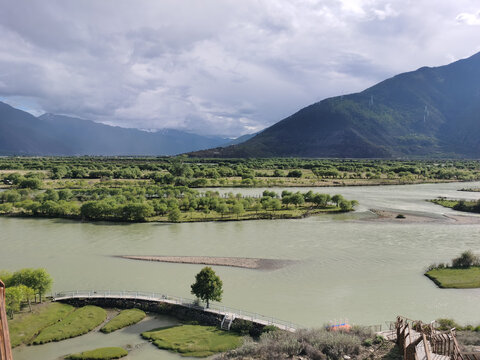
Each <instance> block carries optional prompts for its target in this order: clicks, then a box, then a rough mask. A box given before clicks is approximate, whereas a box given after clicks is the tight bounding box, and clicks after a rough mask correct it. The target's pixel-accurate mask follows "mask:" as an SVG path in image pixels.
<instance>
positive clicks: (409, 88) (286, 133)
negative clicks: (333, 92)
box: [189, 53, 480, 158]
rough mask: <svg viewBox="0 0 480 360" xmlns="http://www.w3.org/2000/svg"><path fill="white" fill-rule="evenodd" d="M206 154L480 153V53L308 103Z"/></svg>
mask: <svg viewBox="0 0 480 360" xmlns="http://www.w3.org/2000/svg"><path fill="white" fill-rule="evenodd" d="M189 155H190V156H201V157H274V156H280V157H282V156H299V157H338V158H394V157H467V158H469V157H480V53H477V54H475V55H473V56H471V57H469V58H467V59H462V60H458V61H456V62H453V63H451V64H448V65H443V66H439V67H426V66H424V67H421V68H419V69H417V70H415V71H410V72H406V73H402V74H398V75H395V76H393V77H391V78H389V79H386V80H383V81H381V82H379V83H378V84H376V85H374V86H371V87H369V88H367V89H365V90H363V91H361V92H358V93H353V94H348V95H342V96H336V97H330V98H327V99H324V100H322V101H320V102H317V103H314V104H312V105H309V106H307V107H305V108H303V109H301V110H299V111H298V112H296V113H294V114H292V115H290V116H289V117H287V118H285V119H283V120H281V121H279V122H277V123H276V124H274V125H272V126H271V127H269V128H267V129H265V130H263V131H262V132H261V133H260V134H258V135H256V136H255V137H253V138H252V139H250V140H247V141H246V142H244V143H242V144H239V145H234V146H230V147H226V148H223V149H219V148H217V149H211V150H206V151H198V152H194V153H190V154H189Z"/></svg>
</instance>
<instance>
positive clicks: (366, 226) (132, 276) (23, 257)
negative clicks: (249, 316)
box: [0, 183, 480, 359]
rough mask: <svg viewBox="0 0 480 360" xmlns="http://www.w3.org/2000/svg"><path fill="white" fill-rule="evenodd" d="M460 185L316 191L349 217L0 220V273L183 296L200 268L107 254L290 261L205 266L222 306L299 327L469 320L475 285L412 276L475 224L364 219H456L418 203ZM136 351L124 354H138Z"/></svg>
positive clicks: (473, 237) (478, 231) (476, 244)
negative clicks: (266, 267)
mask: <svg viewBox="0 0 480 360" xmlns="http://www.w3.org/2000/svg"><path fill="white" fill-rule="evenodd" d="M469 186H480V183H471V184H465V183H457V184H425V185H405V186H385V187H379V186H372V187H344V188H325V189H318V188H317V189H314V191H319V192H328V193H331V194H334V193H341V194H342V195H344V196H345V197H347V198H349V199H357V200H358V201H360V206H359V208H358V210H357V211H356V212H355V213H350V214H344V215H327V216H317V217H311V218H307V219H301V220H276V221H247V222H225V223H197V224H130V225H124V224H123V225H122V224H105V223H80V222H73V221H64V220H48V219H15V218H0V268H3V269H10V270H15V269H18V268H22V267H27V266H28V267H40V266H41V267H45V268H47V270H48V271H49V272H50V273H51V274H52V276H53V277H54V279H55V284H54V291H60V290H71V289H112V290H123V289H125V290H146V291H155V292H163V293H168V294H172V295H178V296H185V297H191V295H190V292H189V289H190V284H191V283H192V282H193V278H194V275H195V274H196V273H197V272H198V271H199V270H200V268H201V266H200V265H182V264H162V263H154V262H141V261H133V260H123V259H119V258H114V257H111V255H117V254H140V255H208V256H242V257H265V258H278V259H295V260H300V261H299V262H298V263H296V264H294V265H291V266H288V267H285V268H283V269H279V270H275V271H257V270H247V269H236V268H225V267H217V268H215V271H216V272H217V273H218V274H219V275H220V277H221V278H222V280H223V283H224V297H223V303H224V304H225V305H227V306H230V307H235V308H240V309H244V310H248V311H251V312H257V313H261V314H265V315H271V316H273V317H277V318H280V319H285V320H291V321H293V322H296V323H299V324H302V325H304V326H320V325H322V324H324V323H326V322H328V321H329V320H334V319H344V318H347V319H349V320H350V322H352V323H361V324H380V323H383V322H384V321H387V320H392V319H394V317H395V316H396V315H397V314H402V315H405V316H408V317H410V318H414V319H416V318H418V319H423V320H425V321H429V320H433V319H436V318H439V317H452V318H455V319H457V320H458V321H460V322H473V323H480V289H471V290H442V289H438V288H437V287H436V286H435V285H434V284H433V283H432V282H431V281H430V280H428V279H427V278H426V277H424V276H423V270H424V268H425V267H426V266H427V265H429V264H430V263H432V262H439V261H449V260H450V259H451V258H452V257H453V256H456V255H458V254H459V253H460V252H461V251H463V250H465V249H472V250H474V251H476V252H480V225H453V224H439V223H410V224H402V223H388V222H372V221H368V220H364V219H365V218H369V217H372V214H371V213H369V212H368V209H369V208H382V209H398V210H400V211H402V212H421V213H428V214H430V215H433V216H437V217H442V216H443V215H444V214H457V215H458V213H457V212H454V211H453V210H449V209H445V208H442V207H440V206H438V205H435V204H432V203H428V202H425V201H424V199H429V198H435V197H437V196H450V197H455V198H458V197H461V198H471V199H477V198H479V197H480V194H479V193H467V192H458V191H457V189H460V188H463V187H469ZM293 190H295V189H293ZM307 190H308V189H301V191H307ZM222 191H226V192H228V191H229V190H228V189H227V190H222ZM232 191H233V192H239V191H240V190H239V189H233V190H232ZM241 191H242V192H243V193H245V194H250V195H255V194H260V193H261V192H262V190H258V189H243V190H241ZM81 339H82V338H80V339H79V340H78V341H80V342H81V341H82V340H81ZM61 344H62V343H59V344H58V346H63V345H61ZM52 346H56V345H52ZM32 351H33V350H32ZM162 353H163V352H162ZM138 354H139V355H136V354H135V353H132V355H131V356H132V358H135V359H140V358H141V357H139V356H141V355H140V354H141V351H139V352H138ZM137 356H138V357H137ZM169 356H170V355H169ZM172 356H173V355H172ZM36 358H37V359H50V358H49V357H48V356H47V357H38V356H37V357H36ZM145 358H148V356H147V357H145ZM19 359H21V358H19Z"/></svg>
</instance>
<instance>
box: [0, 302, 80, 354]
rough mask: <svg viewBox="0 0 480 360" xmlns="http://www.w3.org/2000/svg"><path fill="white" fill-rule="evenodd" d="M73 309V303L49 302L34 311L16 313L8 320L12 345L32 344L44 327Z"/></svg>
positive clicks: (55, 321) (60, 318) (62, 317)
mask: <svg viewBox="0 0 480 360" xmlns="http://www.w3.org/2000/svg"><path fill="white" fill-rule="evenodd" d="M73 310H74V307H73V306H71V305H67V304H62V303H49V304H45V305H43V306H41V307H36V308H34V309H33V312H29V313H21V314H18V315H16V316H15V318H14V319H13V320H9V322H8V327H9V329H10V341H11V344H12V347H15V346H18V345H20V344H30V343H31V341H32V340H33V338H34V337H35V336H36V335H37V334H38V333H39V332H40V331H41V330H42V329H44V328H46V327H48V326H50V325H52V324H55V323H57V322H58V321H60V320H62V319H64V318H65V317H66V316H67V315H68V314H69V313H71V312H72V311H73Z"/></svg>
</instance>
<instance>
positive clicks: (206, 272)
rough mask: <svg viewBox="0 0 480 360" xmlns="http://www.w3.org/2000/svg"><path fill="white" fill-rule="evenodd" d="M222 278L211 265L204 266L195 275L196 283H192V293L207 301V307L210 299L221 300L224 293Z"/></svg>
mask: <svg viewBox="0 0 480 360" xmlns="http://www.w3.org/2000/svg"><path fill="white" fill-rule="evenodd" d="M222 287H223V283H222V280H220V278H219V277H218V276H217V274H215V271H213V269H212V268H211V267H209V266H206V267H204V268H203V269H202V270H201V271H200V272H199V273H198V274H197V275H195V283H193V284H192V286H191V288H192V294H193V295H195V296H196V297H197V298H199V299H201V300H203V301H206V302H207V308H208V307H209V304H210V301H211V300H213V301H221V300H222V294H223V288H222Z"/></svg>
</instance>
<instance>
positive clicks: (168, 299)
mask: <svg viewBox="0 0 480 360" xmlns="http://www.w3.org/2000/svg"><path fill="white" fill-rule="evenodd" d="M72 298H75V299H82V298H88V299H101V298H112V299H129V300H132V299H139V300H146V301H157V302H165V303H170V304H175V305H180V306H184V307H189V308H195V309H199V310H203V311H206V312H212V313H218V314H220V315H225V314H233V315H235V317H236V318H240V319H244V320H249V321H252V322H257V323H261V324H263V325H274V326H276V327H279V328H281V329H284V330H288V331H295V330H297V329H300V328H302V326H300V325H298V324H295V323H293V322H290V321H285V320H280V319H276V318H274V317H271V316H266V315H262V314H258V313H253V312H249V311H244V310H240V309H235V308H230V307H228V306H223V305H219V304H215V303H213V304H212V303H210V307H209V308H208V309H207V308H206V307H205V306H204V305H203V304H201V303H199V302H198V300H194V299H189V298H185V297H180V296H172V295H168V294H162V293H158V292H145V291H112V290H71V291H62V292H57V293H55V294H54V295H53V299H54V300H61V299H72Z"/></svg>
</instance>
